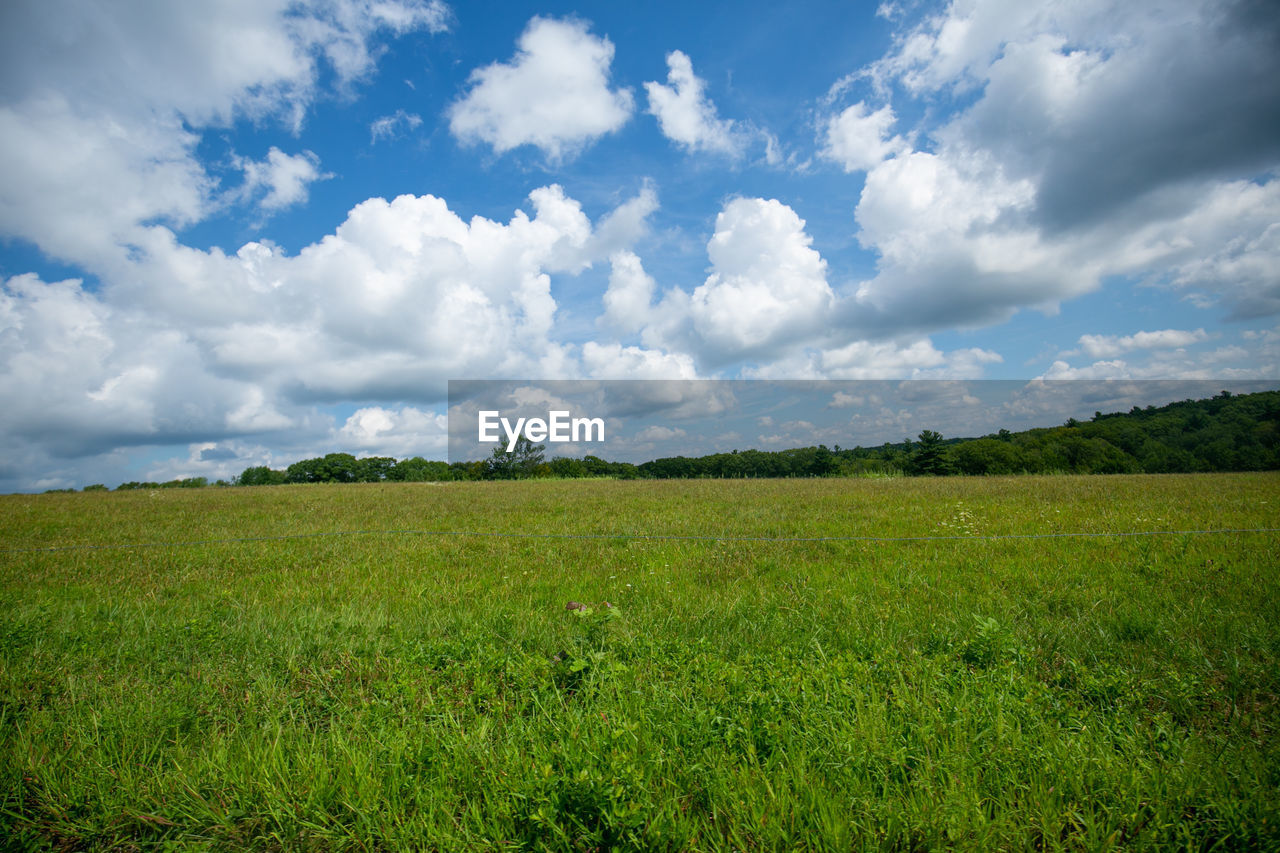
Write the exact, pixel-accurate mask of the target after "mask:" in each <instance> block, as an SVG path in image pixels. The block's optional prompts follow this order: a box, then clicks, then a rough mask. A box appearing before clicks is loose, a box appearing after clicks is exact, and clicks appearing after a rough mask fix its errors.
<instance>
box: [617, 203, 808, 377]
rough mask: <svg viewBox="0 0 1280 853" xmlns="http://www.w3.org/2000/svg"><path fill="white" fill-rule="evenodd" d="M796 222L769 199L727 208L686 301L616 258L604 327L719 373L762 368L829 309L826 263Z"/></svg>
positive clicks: (629, 260)
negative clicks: (746, 365)
mask: <svg viewBox="0 0 1280 853" xmlns="http://www.w3.org/2000/svg"><path fill="white" fill-rule="evenodd" d="M812 243H813V240H812V238H811V237H810V236H809V235H808V234H807V233H805V226H804V221H803V220H802V219H801V218H800V217H799V216H798V215H796V212H795V211H794V210H792V209H791V208H790V207H788V206H787V205H785V204H783V203H781V202H779V201H777V200H776V199H761V198H750V199H748V198H739V199H733V200H731V201H729V202H728V203H727V204H725V206H724V207H723V208H722V209H721V211H720V213H719V215H718V216H717V217H716V225H715V233H714V234H713V235H712V237H711V239H710V240H709V241H708V243H707V255H708V257H709V259H710V261H711V274H710V275H709V276H708V277H707V278H706V280H705V281H704V282H703V283H702V284H701V285H700V286H698V287H697V288H696V289H694V291H693V292H692V293H689V292H687V291H685V290H681V289H679V288H671V289H670V290H668V291H667V292H666V293H665V294H663V296H662V298H661V299H660V300H658V301H657V302H656V303H654V302H650V299H651V298H652V295H653V291H654V284H653V281H652V279H650V278H649V277H648V276H647V275H646V274H645V273H644V270H643V267H642V266H641V264H640V261H639V259H638V258H637V257H635V256H634V255H625V254H624V255H615V256H614V258H613V273H612V275H611V276H610V281H609V289H608V291H606V293H605V295H604V304H605V313H604V315H602V317H601V323H602V325H605V326H608V327H612V328H614V329H615V330H618V331H622V332H624V333H625V332H636V331H639V333H640V337H641V340H642V342H643V343H644V344H645V345H646V346H649V347H653V348H656V349H666V350H671V351H677V352H686V353H690V354H693V355H694V356H695V358H696V359H697V360H698V361H699V362H701V363H703V364H705V365H707V366H709V367H713V368H714V367H719V366H723V365H725V364H729V363H732V362H734V361H736V360H740V359H744V358H768V357H771V356H774V355H777V354H778V353H781V352H784V351H786V350H787V348H788V347H789V346H791V345H793V344H795V343H796V342H797V341H798V340H800V339H802V338H803V337H804V336H805V335H807V334H811V333H812V332H813V330H814V329H815V328H816V327H818V326H819V325H820V323H821V322H822V319H823V317H824V316H825V314H826V312H827V311H828V309H829V308H830V306H831V303H832V299H833V294H832V291H831V288H830V286H829V285H828V284H827V280H826V270H827V265H826V262H825V261H824V260H823V259H822V257H821V255H819V254H818V252H817V251H816V250H815V249H813V247H812Z"/></svg>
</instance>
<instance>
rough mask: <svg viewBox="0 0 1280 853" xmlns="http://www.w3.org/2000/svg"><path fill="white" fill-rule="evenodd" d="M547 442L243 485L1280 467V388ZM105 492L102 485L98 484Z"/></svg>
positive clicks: (340, 464) (338, 459)
mask: <svg viewBox="0 0 1280 853" xmlns="http://www.w3.org/2000/svg"><path fill="white" fill-rule="evenodd" d="M544 450H545V448H544V447H543V446H541V445H534V444H532V443H530V442H528V441H527V440H526V439H523V438H522V440H521V442H520V443H519V445H518V447H517V448H516V452H514V453H510V454H508V453H505V452H503V451H502V450H498V451H496V452H495V453H494V455H493V456H492V457H490V458H489V459H485V460H480V461H474V462H455V463H453V464H448V463H445V462H437V461H430V460H427V459H423V458H422V457H413V458H411V459H403V460H399V461H397V460H395V459H393V458H390V457H384V456H375V457H366V458H363V459H357V458H356V457H354V456H352V455H351V454H349V453H330V454H328V455H327V456H323V457H318V458H315V459H304V460H302V461H300V462H295V463H294V464H292V465H290V466H289V467H288V468H287V469H285V470H283V471H281V470H273V469H271V468H268V467H265V466H258V467H253V468H248V469H246V470H245V471H244V472H243V473H242V474H241V475H240V476H239V477H237V478H236V479H235V481H234V482H231V483H227V482H220V483H219V484H218V485H240V486H260V485H277V484H284V483H364V482H397V481H399V482H414V481H442V480H495V479H525V478H529V477H562V478H581V477H613V478H619V479H638V478H643V479H673V478H697V477H708V478H740V477H840V476H901V475H908V476H945V475H950V474H969V475H979V474H1022V473H1026V474H1047V473H1064V474H1124V473H1148V474H1163V473H1184V472H1185V473H1189V472H1197V471H1264V470H1275V469H1280V391H1264V392H1260V393H1256V394H1242V395H1232V394H1230V393H1229V392H1226V391H1224V392H1222V393H1221V394H1219V395H1218V396H1216V397H1212V398H1209V399H1205V400H1184V401H1182V402H1179V403H1170V404H1168V405H1166V406H1148V407H1146V408H1138V407H1134V408H1133V409H1131V410H1129V411H1128V412H1116V413H1111V414H1103V413H1101V412H1097V413H1095V414H1094V416H1093V418H1092V419H1090V420H1088V421H1077V420H1075V419H1071V420H1069V421H1067V422H1066V423H1065V424H1063V425H1062V426H1056V427H1048V428H1041V429H1030V430H1026V431H1024V432H1009V431H1008V430H1000V431H999V432H998V433H994V434H992V435H986V436H982V437H980V438H951V439H947V438H944V437H943V436H942V434H941V433H938V432H935V431H932V430H925V431H924V432H922V433H920V435H919V437H918V438H917V440H915V441H905V442H900V443H897V444H884V445H881V446H878V447H853V448H841V447H840V446H838V445H837V446H835V447H832V448H828V447H826V446H823V445H820V446H818V447H802V448H796V449H793V450H780V451H772V452H771V451H762V450H743V451H734V452H732V453H714V454H711V455H708V456H698V457H685V456H675V457H667V458H663V459H654V460H652V461H650V462H645V463H643V464H640V465H633V464H631V463H629V462H609V461H606V460H604V459H600V458H599V457H596V456H585V457H583V458H580V459H574V458H566V457H557V458H554V459H550V460H547V459H545V457H544ZM203 485H206V481H205V480H204V479H203V478H196V479H192V480H174V481H171V482H169V483H124V484H122V485H121V486H120V487H119V488H121V489H131V488H159V487H174V486H177V487H183V486H186V487H189V486H203ZM88 488H89V489H95V488H96V489H102V488H103V486H100V485H99V486H90V487H88Z"/></svg>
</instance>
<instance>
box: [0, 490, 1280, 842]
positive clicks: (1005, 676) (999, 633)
mask: <svg viewBox="0 0 1280 853" xmlns="http://www.w3.org/2000/svg"><path fill="white" fill-rule="evenodd" d="M1278 518H1280V476H1276V475H1271V474H1266V475H1193V476H1165V477H1093V478H1077V477H1051V478H1031V477H1022V478H1007V479H1005V478H993V479H961V478H948V479H942V480H901V479H898V480H806V481H694V482H678V481H667V482H610V481H595V482H523V483H459V484H448V485H428V484H405V485H371V486H334V487H324V486H315V487H305V486H298V487H278V488H260V489H204V490H180V489H175V490H165V491H156V492H145V491H143V492H133V493H96V494H73V495H41V496H29V495H11V496H4V497H0V530H2V531H3V534H2V536H0V548H3V549H6V550H4V552H3V553H0V839H3V840H0V845H7V846H8V847H9V848H12V849H28V848H30V849H45V848H52V849H120V850H129V849H139V848H143V849H154V848H162V847H163V848H166V849H168V848H185V847H194V848H205V847H211V848H215V849H241V848H251V849H261V850H273V849H307V850H328V849H351V850H402V849H406V850H411V849H423V850H462V849H467V850H501V849H542V848H550V849H569V850H593V849H644V850H731V849H738V850H774V849H788V850H792V849H799V850H804V849H838V850H845V849H898V850H909V849H928V848H937V847H959V848H972V849H1051V850H1052V849H1088V850H1094V849H1109V848H1134V849H1147V848H1161V849H1195V850H1200V849H1280V728H1278V726H1280V707H1277V697H1278V696H1280V568H1278V567H1280V534H1276V533H1231V534H1209V535H1193V534H1180V535H1165V536H1155V537H1129V538H1124V537H1106V538H1087V539H1082V538H1042V539H982V538H970V537H981V536H986V535H995V534H1044V533H1055V532H1071V531H1091V532H1120V531H1138V530H1201V529H1220V528H1258V527H1275V526H1278V525H1277V519H1278ZM356 530H364V531H390V530H418V531H424V530H431V531H445V530H450V531H485V532H508V533H541V534H547V533H551V534H593V535H594V534H611V535H614V534H616V535H614V536H610V537H606V538H596V539H570V538H515V537H512V538H484V537H469V536H437V535H427V534H424V533H413V532H400V533H363V534H358V535H346V536H316V537H313V538H295V539H283V540H280V539H274V540H273V539H268V540H262V541H240V542H204V543H203V544H188V545H184V546H182V547H142V548H96V549H87V548H86V549H72V550H60V551H27V552H18V551H16V550H14V549H24V548H31V549H34V548H42V547H51V546H77V545H83V546H89V545H94V546H103V545H107V546H110V545H123V544H129V543H155V542H191V541H192V540H217V539H231V538H250V537H278V536H283V535H289V534H318V533H330V532H334V531H356ZM638 534H660V535H672V536H738V537H814V536H860V535H865V536H884V537H912V536H920V537H932V536H960V537H965V538H958V539H940V540H935V541H881V542H867V541H863V542H856V541H827V542H765V541H694V540H684V539H670V540H642V539H635V538H626V537H628V536H631V535H638ZM571 600H574V601H578V602H584V603H588V604H591V605H593V606H592V607H591V608H588V609H586V610H581V611H568V610H566V609H565V604H566V603H567V602H569V601H571ZM604 600H608V601H609V602H610V603H611V604H612V605H614V606H613V607H609V608H605V607H602V606H598V605H599V602H602V601H604Z"/></svg>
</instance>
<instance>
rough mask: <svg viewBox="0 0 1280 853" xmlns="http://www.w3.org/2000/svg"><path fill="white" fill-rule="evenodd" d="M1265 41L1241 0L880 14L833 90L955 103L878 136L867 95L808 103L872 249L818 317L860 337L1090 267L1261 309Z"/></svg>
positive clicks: (947, 315)
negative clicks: (882, 41) (855, 188)
mask: <svg viewBox="0 0 1280 853" xmlns="http://www.w3.org/2000/svg"><path fill="white" fill-rule="evenodd" d="M1278 39H1280V15H1277V14H1276V13H1275V12H1273V11H1264V7H1263V6H1262V5H1260V4H1248V3H1235V4H1208V3H1199V2H1193V0H1185V2H1178V3H1174V4H1172V5H1171V6H1168V7H1167V8H1166V7H1161V9H1159V10H1157V9H1155V8H1153V7H1150V6H1147V5H1144V4H1127V5H1121V6H1116V5H1115V4H1111V3H1102V2H1084V3H1075V4H1066V5H1064V4H1055V3H1049V2H1029V3H1023V2H1017V3H1013V2H1006V0H975V2H969V3H954V4H951V5H949V6H948V7H947V8H946V9H945V10H944V11H942V12H940V13H939V14H937V15H934V16H932V17H928V18H926V19H925V20H924V21H923V22H921V23H919V24H917V25H914V26H912V27H910V28H908V29H907V30H906V31H905V32H903V33H900V34H899V37H898V39H897V40H896V43H895V47H894V49H893V50H891V51H890V52H889V53H888V54H886V55H885V56H884V57H882V58H881V59H880V60H878V61H876V62H874V63H872V64H871V65H869V66H867V67H866V68H864V69H861V71H859V72H856V73H855V74H853V75H850V76H849V77H847V78H845V79H844V80H842V81H840V82H839V83H838V84H837V85H836V86H835V87H833V90H832V92H833V95H832V96H833V98H834V97H838V96H840V95H842V94H843V93H844V92H845V91H847V90H848V89H850V88H852V87H853V86H854V85H856V84H857V82H858V81H860V80H868V81H870V82H871V84H872V87H873V88H874V89H875V90H876V91H877V92H878V93H879V96H880V97H881V98H884V99H887V98H889V97H890V96H891V95H893V94H895V93H905V97H907V98H909V99H912V100H915V99H919V100H920V101H925V102H928V101H929V100H930V99H936V98H939V97H954V98H956V99H958V100H960V101H961V102H963V103H967V106H964V107H963V108H961V109H960V110H959V111H958V112H956V113H953V114H951V115H948V116H946V117H944V118H942V119H941V120H940V121H939V120H935V119H933V118H932V114H931V113H928V112H926V114H925V117H924V119H922V124H921V125H920V126H919V127H918V128H916V129H915V130H913V131H912V133H911V134H909V136H911V137H912V138H914V139H919V140H922V141H924V142H926V143H927V146H926V147H924V148H922V149H920V150H911V148H910V147H909V146H906V145H901V146H899V145H898V144H891V141H888V140H886V135H887V133H888V128H889V127H890V125H889V123H888V120H889V118H890V114H889V113H884V112H883V110H884V109H888V108H889V107H885V108H882V110H880V111H877V112H875V113H870V114H868V113H867V111H866V108H865V107H861V106H860V105H859V104H855V105H854V106H853V107H849V108H848V109H846V110H845V112H844V113H841V114H840V115H839V116H837V117H835V118H833V119H830V120H829V122H828V125H827V130H828V135H827V145H826V148H825V150H824V153H825V156H826V157H827V158H828V159H832V160H834V161H835V162H838V163H840V164H841V165H843V166H844V167H845V168H846V169H851V168H856V167H858V166H861V167H863V168H866V169H867V176H866V181H865V185H864V187H863V191H862V195H861V197H860V199H859V202H858V207H857V210H856V214H855V216H856V220H857V223H858V225H859V228H860V231H859V234H858V238H859V241H860V242H861V244H862V245H863V246H864V247H865V248H867V249H869V250H872V251H874V252H876V253H877V255H878V257H879V261H878V265H877V271H876V275H875V276H873V277H871V278H869V279H867V280H865V281H863V282H861V283H859V285H858V286H857V288H856V291H855V294H854V298H853V299H845V300H842V302H841V306H840V308H839V310H838V312H839V317H838V319H837V322H839V323H840V324H841V325H842V326H844V327H846V328H848V329H850V330H851V331H853V332H855V333H856V334H860V335H871V336H874V335H876V334H877V333H878V334H879V335H882V336H884V335H898V334H904V333H909V332H928V331H931V330H933V329H936V328H943V327H954V326H955V325H957V324H959V325H962V326H979V325H985V324H991V323H999V322H1002V321H1004V320H1006V319H1008V318H1009V317H1010V316H1011V315H1012V314H1013V313H1014V312H1016V311H1018V310H1021V309H1026V308H1036V309H1040V310H1044V311H1049V312H1052V311H1054V310H1056V309H1057V306H1058V305H1059V304H1060V303H1061V302H1062V301H1064V300H1067V299H1071V298H1074V297H1076V296H1079V295H1080V294H1083V293H1087V292H1089V291H1092V290H1095V289H1096V288H1097V287H1099V285H1100V283H1101V281H1103V280H1104V279H1105V278H1108V277H1111V276H1119V277H1124V278H1127V279H1129V280H1130V281H1132V282H1135V283H1140V284H1150V285H1156V286H1163V287H1171V288H1177V289H1181V290H1184V291H1185V292H1187V293H1188V295H1189V296H1191V297H1193V298H1194V299H1195V300H1196V303H1197V304H1200V305H1207V304H1215V303H1216V304H1220V305H1221V306H1222V307H1223V308H1225V309H1226V311H1227V313H1228V315H1229V316H1232V317H1238V318H1245V317H1259V316H1264V315H1267V314H1270V313H1273V312H1276V311H1280V290H1278V289H1277V287H1278V285H1277V284H1276V282H1277V281H1280V236H1277V235H1278V234H1280V231H1278V230H1275V223H1276V221H1277V218H1276V217H1277V213H1278V211H1280V205H1278V204H1277V192H1278V191H1280V186H1278V184H1277V181H1276V180H1275V175H1276V170H1277V168H1280V137H1277V136H1276V135H1275V133H1274V128H1271V127H1270V122H1269V120H1268V119H1267V116H1269V115H1270V114H1271V112H1273V111H1274V109H1273V107H1274V104H1275V103H1277V102H1280V51H1276V50H1274V45H1275V44H1276V43H1277V40H1278ZM912 106H913V108H914V107H915V105H914V104H913V105H912ZM850 110H852V111H853V112H852V113H851V112H850ZM846 116H848V117H849V118H850V119H851V122H850V127H849V128H848V132H844V131H843V130H842V128H843V125H841V124H840V121H841V119H842V118H844V117H846ZM842 145H843V146H845V147H844V148H842V147H841V146H842ZM889 153H893V154H894V156H891V157H890V156H888V155H889Z"/></svg>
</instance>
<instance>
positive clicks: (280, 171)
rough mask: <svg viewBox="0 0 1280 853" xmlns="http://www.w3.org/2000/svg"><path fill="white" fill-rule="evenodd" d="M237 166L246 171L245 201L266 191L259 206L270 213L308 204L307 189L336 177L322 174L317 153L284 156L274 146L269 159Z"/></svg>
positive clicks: (245, 161)
mask: <svg viewBox="0 0 1280 853" xmlns="http://www.w3.org/2000/svg"><path fill="white" fill-rule="evenodd" d="M237 165H239V167H240V168H241V169H242V170H243V171H244V186H243V187H242V188H241V190H240V192H241V193H242V195H243V196H244V197H245V198H253V197H255V196H258V194H259V191H260V190H265V191H266V193H265V194H264V195H262V196H261V197H260V198H258V201H257V204H258V206H259V207H261V208H262V209H263V210H264V211H266V212H267V213H275V212H276V211H279V210H283V209H284V208H286V207H292V206H293V205H295V204H305V203H306V201H307V187H308V186H310V185H311V184H312V183H314V182H316V181H323V180H327V179H329V178H331V177H333V176H332V175H327V174H324V173H322V172H321V171H320V168H319V167H320V158H319V157H317V156H316V155H315V154H314V153H312V152H310V151H303V152H302V153H301V154H285V153H284V152H283V151H281V150H280V149H279V148H276V147H275V146H274V145H273V146H271V150H270V151H268V152H267V159H265V160H240V161H239V162H238V164H237Z"/></svg>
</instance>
